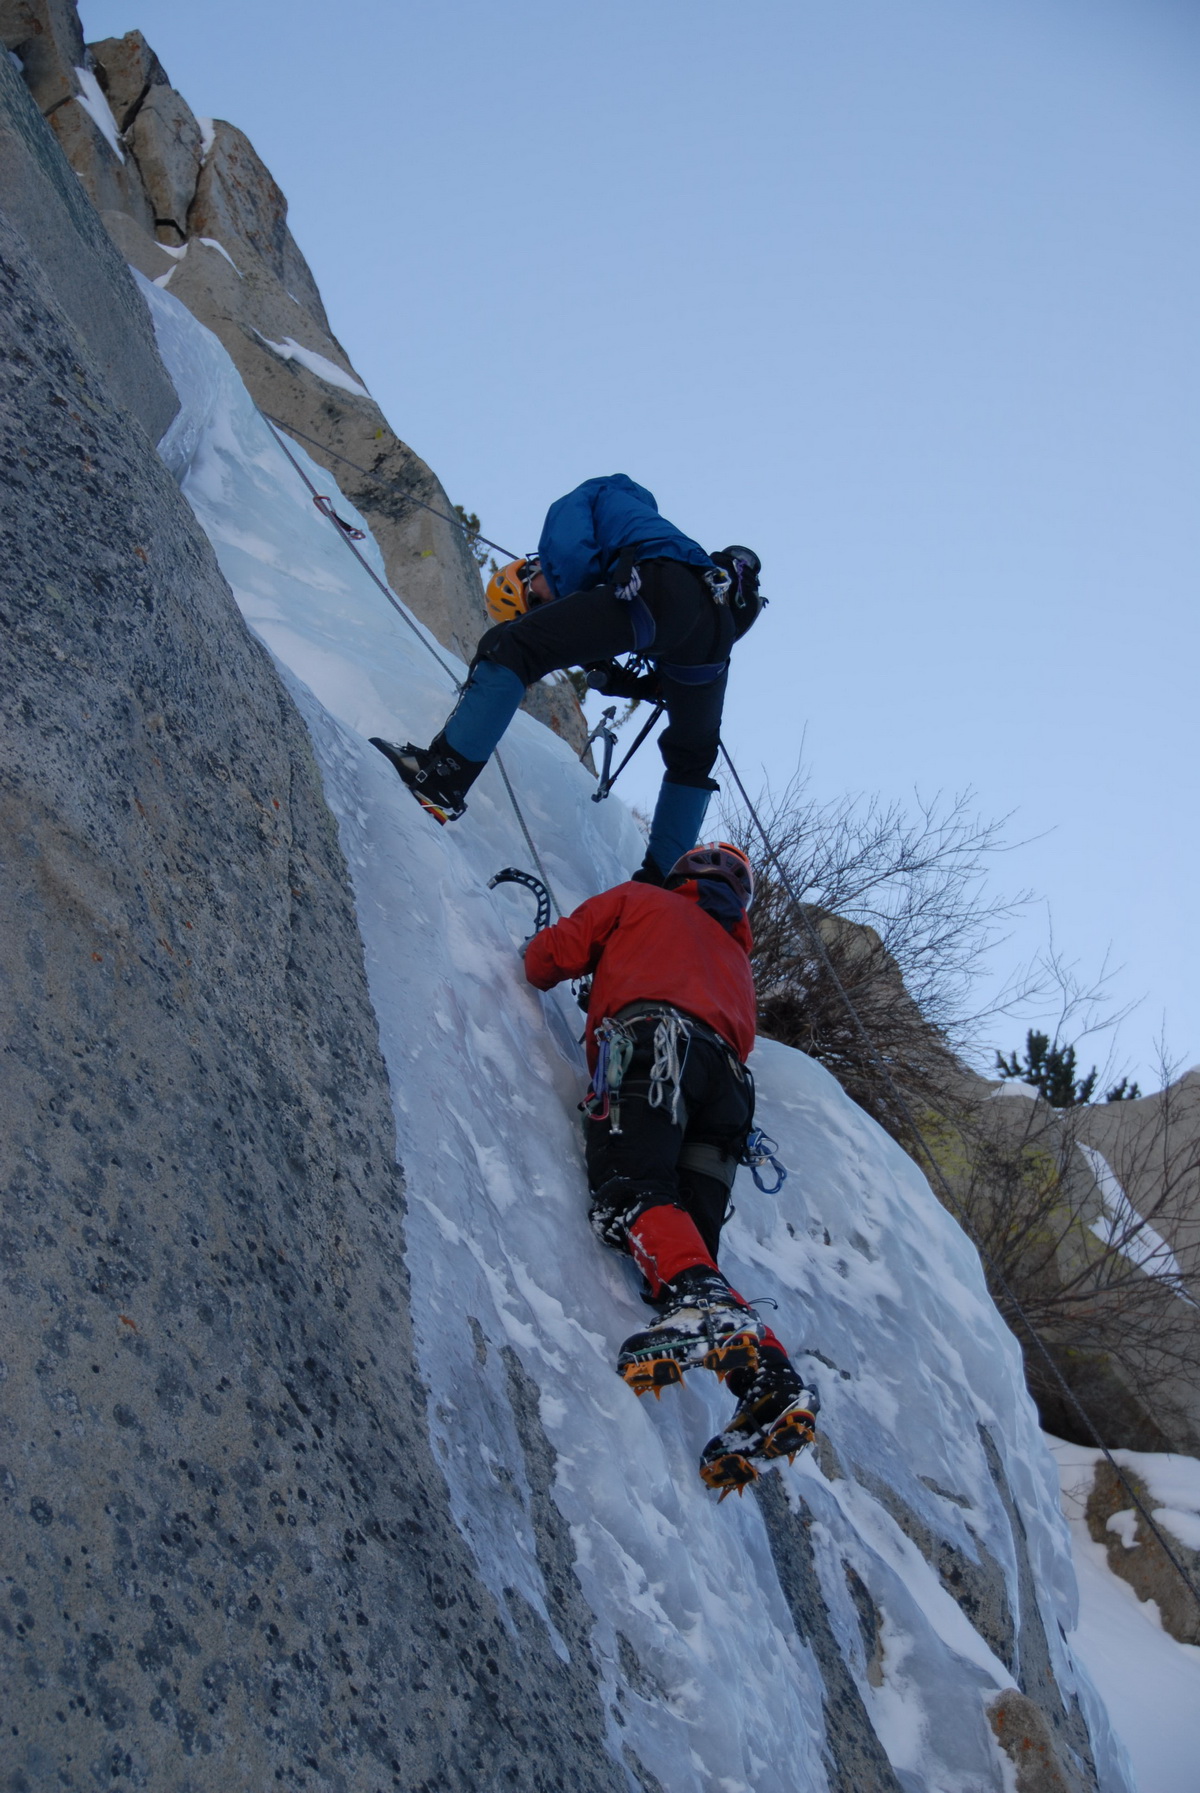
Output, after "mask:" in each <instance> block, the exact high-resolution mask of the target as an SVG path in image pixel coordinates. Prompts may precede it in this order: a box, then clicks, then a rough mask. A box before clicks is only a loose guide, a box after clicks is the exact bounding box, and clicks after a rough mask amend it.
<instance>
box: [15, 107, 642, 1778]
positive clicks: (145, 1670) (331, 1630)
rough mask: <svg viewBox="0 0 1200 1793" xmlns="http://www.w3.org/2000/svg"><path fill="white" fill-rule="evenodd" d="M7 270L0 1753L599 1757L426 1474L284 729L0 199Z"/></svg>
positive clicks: (353, 1007) (356, 944) (578, 1698)
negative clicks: (1, 1709) (502, 1607)
mask: <svg viewBox="0 0 1200 1793" xmlns="http://www.w3.org/2000/svg"><path fill="white" fill-rule="evenodd" d="M48 141H49V140H48ZM41 225H42V231H43V235H44V236H46V235H53V234H54V233H55V232H56V231H59V232H61V233H63V236H64V241H65V242H66V243H67V244H68V246H69V248H70V251H71V254H72V255H73V256H74V258H75V264H76V280H77V284H78V289H79V290H80V291H86V289H87V286H88V283H89V281H90V282H91V291H92V297H93V302H94V304H95V306H96V307H97V308H98V309H99V308H101V307H104V306H108V305H110V304H111V303H113V292H112V285H111V276H112V268H111V265H109V260H108V259H106V254H105V253H98V252H97V253H89V252H88V251H87V250H86V247H81V245H80V241H79V238H78V235H77V234H75V235H72V233H73V232H75V231H76V224H75V220H74V219H73V217H72V215H71V211H70V207H69V206H68V205H67V204H66V202H65V200H62V199H60V201H59V202H58V210H57V214H56V215H48V216H47V217H44V218H43V219H42V220H41ZM94 247H95V246H94V245H93V250H94ZM0 284H2V289H3V290H2V295H0V317H2V319H3V325H2V329H3V334H4V338H5V355H4V359H3V367H4V374H3V381H4V391H3V412H4V415H5V417H6V419H8V420H9V428H8V430H7V433H6V437H5V442H4V447H3V450H2V458H3V475H4V478H3V482H2V483H3V499H2V501H0V502H2V509H0V543H2V546H3V553H4V559H5V566H6V573H7V578H6V595H5V597H4V599H3V606H2V607H3V612H4V615H3V622H4V631H3V641H4V651H5V660H6V664H5V668H4V676H3V678H2V680H0V694H2V695H0V704H2V709H0V715H2V719H3V728H4V737H5V750H4V754H3V768H4V770H3V773H2V775H0V810H2V812H3V814H2V826H3V839H4V843H5V845H4V866H3V876H4V883H5V895H4V902H3V904H2V905H0V914H2V916H3V921H2V923H0V932H2V934H3V941H2V947H0V979H2V981H3V986H4V990H3V1007H4V1013H5V1017H6V1021H7V1023H8V1027H7V1034H6V1048H7V1049H6V1051H5V1053H4V1056H3V1086H2V1089H0V1121H2V1126H0V1137H2V1141H3V1143H2V1146H0V1151H2V1154H3V1169H2V1175H0V1186H2V1188H3V1192H4V1193H3V1211H2V1214H0V1257H2V1261H3V1272H2V1274H3V1278H4V1305H5V1313H6V1321H7V1325H6V1329H5V1338H6V1344H5V1364H4V1372H3V1374H4V1378H5V1380H4V1407H3V1418H2V1420H0V1464H2V1465H3V1467H2V1468H0V1492H2V1496H3V1502H4V1520H3V1526H2V1528H0V1535H2V1540H3V1542H2V1544H0V1551H2V1553H3V1556H4V1559H5V1561H4V1579H3V1602H4V1605H3V1612H2V1614H0V1662H2V1667H0V1674H2V1677H3V1683H4V1704H5V1712H6V1724H5V1726H4V1729H3V1741H2V1742H0V1779H2V1781H3V1785H4V1786H5V1787H6V1788H8V1789H12V1790H13V1793H25V1790H29V1793H32V1790H33V1789H40V1788H43V1787H47V1786H51V1785H53V1786H57V1787H61V1788H64V1789H72V1788H85V1787H86V1788H94V1787H95V1786H97V1785H104V1786H106V1787H112V1788H114V1789H124V1788H134V1787H142V1788H146V1787H153V1788H162V1789H166V1788H171V1789H178V1790H180V1793H183V1790H184V1789H187V1790H188V1793H201V1790H203V1789H214V1790H215V1789H220V1790H221V1793H230V1790H231V1789H247V1790H249V1789H254V1790H255V1793H258V1790H259V1789H261V1788H263V1787H266V1786H271V1785H275V1784H277V1783H279V1784H285V1785H289V1786H295V1787H310V1788H317V1787H319V1788H321V1789H323V1790H324V1789H338V1790H341V1789H345V1790H347V1793H351V1790H353V1793H357V1790H358V1789H362V1790H363V1793H368V1790H371V1793H374V1790H375V1789H379V1788H388V1787H402V1788H404V1789H406V1790H407V1789H413V1788H416V1787H428V1788H434V1787H436V1788H439V1789H442V1788H445V1789H463V1793H466V1790H467V1789H471V1790H472V1793H474V1790H477V1789H485V1788H486V1789H491V1788H500V1787H511V1786H518V1785H519V1786H522V1787H531V1788H533V1787H536V1788H544V1789H547V1790H549V1789H551V1788H558V1787H562V1786H566V1785H570V1786H572V1787H580V1788H586V1789H589V1790H590V1789H596V1790H599V1789H610V1788H611V1789H616V1788H623V1787H624V1785H625V1781H624V1776H623V1775H622V1774H621V1773H620V1772H619V1771H618V1770H616V1769H615V1768H614V1765H613V1763H612V1762H611V1760H610V1758H609V1756H608V1755H607V1754H606V1753H605V1752H604V1749H603V1747H602V1742H601V1731H602V1717H603V1715H602V1711H601V1707H600V1702H599V1700H598V1697H597V1695H596V1691H595V1677H594V1672H593V1670H592V1668H591V1665H590V1662H589V1658H588V1653H587V1648H586V1639H582V1640H581V1642H580V1646H579V1648H578V1649H577V1650H576V1652H575V1654H574V1655H573V1657H572V1661H571V1662H570V1663H569V1664H568V1663H564V1662H562V1661H561V1660H560V1657H559V1655H557V1654H556V1653H555V1651H554V1649H553V1648H551V1645H550V1640H549V1634H548V1632H547V1630H546V1627H545V1626H544V1624H543V1623H542V1622H541V1621H540V1620H538V1619H537V1618H536V1617H535V1616H534V1615H533V1614H532V1613H531V1612H529V1611H528V1610H525V1609H520V1610H514V1611H512V1612H503V1613H502V1612H501V1611H499V1610H498V1608H497V1606H496V1603H495V1602H494V1600H493V1599H492V1597H491V1595H490V1594H489V1593H488V1592H487V1590H486V1589H485V1588H484V1587H483V1586H482V1585H481V1583H480V1582H479V1580H478V1578H477V1576H476V1573H475V1569H474V1564H473V1561H472V1559H471V1558H470V1556H469V1553H468V1551H467V1549H466V1547H465V1545H464V1544H463V1542H462V1540H461V1538H460V1536H459V1534H458V1532H457V1531H456V1529H455V1527H454V1525H453V1523H452V1520H451V1518H450V1515H449V1510H448V1502H447V1491H446V1488H445V1484H444V1481H443V1479H442V1476H441V1473H440V1471H439V1470H438V1468H437V1466H436V1464H435V1462H434V1460H433V1457H432V1454H431V1450H430V1446H429V1441H428V1435H427V1429H426V1424H425V1416H424V1396H423V1390H422V1389H421V1387H420V1385H419V1383H418V1382H417V1379H416V1377H415V1374H414V1371H413V1365H412V1356H411V1339H410V1331H409V1321H408V1309H407V1282H406V1272H405V1266H404V1261H403V1256H402V1247H403V1236H402V1220H403V1192H402V1186H401V1177H400V1172H399V1169H398V1167H397V1165H396V1163H395V1157H394V1124H393V1118H392V1111H391V1106H390V1101H389V1093H388V1088H387V1082H386V1075H385V1071H384V1067H383V1064H382V1061H381V1059H380V1057H379V1053H378V1048H377V1037H376V1029H375V1022H374V1017H373V1014H372V1011H371V1007H370V1004H369V1000H368V996H367V989H366V983H365V979H364V974H363V967H362V950H361V943H360V940H359V937H358V933H357V928H356V921H355V915H354V909H353V903H352V898H351V894H350V891H349V888H348V885H347V880H346V874H345V868H344V865H343V863H342V859H341V854H340V850H339V846H338V842H337V837H336V830H335V828H334V825H333V822H332V820H331V817H330V815H329V813H328V811H327V809H326V806H325V804H324V801H323V798H322V792H321V788H320V781H319V777H318V775H317V773H316V769H315V765H314V761H313V758H312V754H311V749H310V746H309V741H308V737H307V734H306V732H305V730H304V727H303V725H302V723H301V721H300V719H299V717H298V715H297V713H296V711H295V709H294V707H293V705H292V703H291V701H290V699H289V698H288V696H287V694H286V692H285V691H284V688H283V687H282V685H281V684H280V681H279V679H278V676H277V675H276V673H275V671H274V669H273V667H272V665H271V662H270V660H269V657H268V656H267V654H266V652H265V651H264V650H263V649H262V648H261V646H259V644H257V643H256V642H255V641H254V639H253V638H252V637H251V636H250V634H249V633H248V631H247V630H246V628H245V626H244V624H243V622H242V620H241V618H240V616H239V614H238V612H237V610H236V608H235V605H234V603H233V600H232V597H231V595H230V593H229V591H228V588H227V587H226V586H225V584H224V581H223V580H222V578H221V576H220V573H219V571H218V569H217V567H216V564H215V561H214V559H213V556H212V553H211V550H210V549H209V546H208V543H207V542H206V540H205V539H204V537H203V536H202V535H201V533H200V531H199V529H198V528H197V526H196V524H195V522H194V520H193V518H192V516H191V513H190V511H189V510H188V508H187V506H186V505H185V503H184V502H183V500H182V498H181V497H180V495H179V493H178V492H177V490H176V488H175V487H174V485H173V483H172V482H171V480H170V478H169V477H168V475H167V474H166V472H165V470H164V469H163V467H162V466H161V464H160V462H159V461H158V459H157V456H156V455H155V453H154V450H153V448H152V446H151V443H150V441H149V440H148V439H147V437H146V435H145V434H144V433H143V432H142V431H141V430H140V429H139V428H138V427H137V426H136V425H135V424H134V423H133V421H132V419H131V417H130V414H129V412H128V411H127V410H126V409H125V408H124V406H123V405H122V404H121V402H120V401H119V400H118V398H117V396H116V394H115V392H114V390H113V388H112V387H111V386H110V385H109V384H108V382H107V381H106V380H105V379H104V378H103V377H102V376H101V375H100V374H99V373H98V371H97V369H96V365H95V363H94V361H93V359H92V357H91V355H90V353H89V349H88V345H87V343H86V341H85V340H84V338H83V337H82V336H81V335H80V334H79V332H78V331H77V330H76V328H75V327H74V325H73V323H72V321H71V319H70V318H69V317H68V315H67V313H66V312H65V311H64V310H63V308H61V307H60V306H59V304H58V303H57V300H56V297H55V294H54V291H53V288H52V286H51V284H50V282H49V281H48V279H47V277H46V269H45V267H44V266H43V265H42V264H41V262H40V260H39V258H37V257H35V255H34V254H33V253H32V251H31V248H30V245H29V243H28V241H27V240H26V238H25V236H24V235H23V234H22V233H20V232H18V231H16V230H14V229H13V228H12V227H11V225H10V223H9V222H8V221H7V220H0ZM127 303H128V305H129V306H130V307H136V306H137V305H138V304H139V303H140V301H139V300H138V298H137V295H136V294H135V293H130V294H129V295H127ZM160 378H161V369H159V370H158V373H157V374H154V373H152V371H151V370H149V369H147V370H146V372H145V374H144V379H143V385H144V387H145V388H146V389H151V388H153V386H154V384H155V381H156V379H160ZM535 1417H536V1416H532V1415H531V1416H530V1420H529V1426H530V1431H531V1440H532V1436H533V1428H534V1421H535ZM531 1448H532V1444H531Z"/></svg>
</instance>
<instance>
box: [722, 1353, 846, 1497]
mask: <svg viewBox="0 0 1200 1793" xmlns="http://www.w3.org/2000/svg"><path fill="white" fill-rule="evenodd" d="M729 1383H730V1387H731V1388H732V1389H733V1392H734V1393H735V1394H736V1395H737V1397H738V1404H737V1408H736V1409H735V1411H734V1415H733V1418H732V1419H731V1420H730V1422H729V1424H728V1425H727V1426H726V1428H725V1430H724V1431H723V1432H718V1433H717V1436H716V1437H715V1438H710V1439H709V1441H708V1443H707V1444H706V1445H705V1447H704V1449H703V1450H702V1451H701V1453H700V1480H701V1481H702V1482H703V1483H704V1485H705V1487H706V1488H719V1489H720V1491H721V1499H722V1500H724V1498H725V1496H726V1495H727V1494H728V1493H729V1492H730V1490H731V1489H733V1488H736V1489H737V1491H738V1493H739V1494H740V1493H741V1492H742V1489H743V1488H746V1487H748V1486H749V1485H750V1483H751V1482H755V1481H757V1480H758V1470H757V1468H756V1467H755V1464H756V1462H762V1463H770V1462H773V1461H774V1460H775V1459H776V1458H778V1457H786V1458H787V1459H788V1460H789V1462H790V1461H791V1459H792V1458H793V1457H794V1456H795V1455H796V1452H797V1451H802V1450H803V1449H804V1447H805V1445H806V1444H811V1443H812V1441H813V1435H814V1433H815V1430H816V1417H817V1414H818V1413H819V1412H820V1410H821V1397H820V1395H818V1393H817V1391H816V1389H815V1388H806V1387H805V1386H804V1384H803V1383H802V1382H801V1380H800V1378H799V1376H798V1375H797V1374H796V1372H795V1370H794V1369H793V1368H792V1366H791V1364H790V1363H789V1362H788V1360H787V1358H786V1357H785V1356H784V1355H783V1353H782V1351H775V1350H772V1349H770V1348H769V1347H768V1350H767V1352H766V1353H764V1355H763V1356H762V1357H761V1358H760V1359H759V1364H758V1368H757V1370H756V1371H755V1372H754V1373H753V1374H752V1375H746V1374H745V1373H741V1374H736V1375H733V1376H731V1377H730V1378H729Z"/></svg>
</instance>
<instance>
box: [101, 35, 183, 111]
mask: <svg viewBox="0 0 1200 1793" xmlns="http://www.w3.org/2000/svg"><path fill="white" fill-rule="evenodd" d="M88 49H89V51H90V52H91V56H92V62H93V65H94V67H95V70H96V79H97V80H98V81H99V83H100V86H101V88H102V89H103V91H104V95H105V97H106V99H107V100H108V103H109V105H110V106H111V107H112V113H113V117H114V118H115V119H116V121H117V128H118V130H121V131H127V130H128V129H129V127H130V125H131V124H132V123H133V119H134V115H135V113H136V112H137V110H138V107H139V106H141V105H142V103H143V101H144V100H145V99H146V97H147V95H148V94H149V92H150V89H151V88H152V87H169V86H170V85H171V83H170V81H169V80H168V79H167V71H166V69H165V68H164V67H163V65H162V63H161V62H160V61H159V60H158V57H157V56H156V55H155V54H154V51H153V50H152V49H151V48H150V45H149V44H148V43H147V42H146V40H145V38H144V37H143V36H142V34H141V32H140V31H127V32H126V33H125V36H124V37H105V38H102V39H101V40H100V42H99V43H94V44H89V45H88Z"/></svg>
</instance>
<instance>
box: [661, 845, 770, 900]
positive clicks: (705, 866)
mask: <svg viewBox="0 0 1200 1793" xmlns="http://www.w3.org/2000/svg"><path fill="white" fill-rule="evenodd" d="M685 878H719V879H720V880H721V882H722V883H723V884H728V886H729V888H730V889H731V890H732V891H733V893H734V895H735V896H736V897H737V898H738V901H739V902H740V903H741V905H742V908H743V909H748V908H749V907H750V905H751V903H752V902H753V901H754V871H753V868H752V867H751V864H750V861H749V859H747V857H746V855H745V854H744V853H743V852H742V849H741V848H740V847H735V846H734V845H733V844H732V842H730V841H727V840H713V841H706V842H705V843H704V844H703V845H702V846H699V847H693V848H692V850H691V852H690V853H684V854H683V855H682V857H681V858H679V859H677V860H676V861H675V863H674V865H673V866H672V867H671V869H670V871H669V872H668V873H667V889H668V890H669V889H670V888H671V886H672V885H673V884H681V883H682V882H683V881H684V879H685Z"/></svg>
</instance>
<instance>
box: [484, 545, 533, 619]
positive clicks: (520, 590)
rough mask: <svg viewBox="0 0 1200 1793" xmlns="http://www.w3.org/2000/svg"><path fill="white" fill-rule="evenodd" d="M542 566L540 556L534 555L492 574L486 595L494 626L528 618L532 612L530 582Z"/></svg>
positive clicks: (512, 561) (498, 569) (513, 562)
mask: <svg viewBox="0 0 1200 1793" xmlns="http://www.w3.org/2000/svg"><path fill="white" fill-rule="evenodd" d="M540 565H541V562H540V561H539V560H538V558H537V555H536V554H530V555H527V556H526V557H525V559H524V560H510V561H509V562H508V565H507V566H502V567H498V568H497V569H496V571H495V572H494V573H493V574H492V576H491V578H490V579H489V580H488V584H487V591H486V592H485V594H484V596H485V599H486V601H487V607H488V615H489V616H490V617H491V619H492V621H493V622H494V623H511V622H513V621H514V620H515V619H516V618H517V617H518V616H524V615H525V612H526V611H527V610H528V609H529V581H530V580H531V579H532V578H534V577H535V575H536V573H537V571H538V568H539V566H540Z"/></svg>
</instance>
